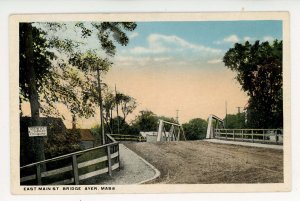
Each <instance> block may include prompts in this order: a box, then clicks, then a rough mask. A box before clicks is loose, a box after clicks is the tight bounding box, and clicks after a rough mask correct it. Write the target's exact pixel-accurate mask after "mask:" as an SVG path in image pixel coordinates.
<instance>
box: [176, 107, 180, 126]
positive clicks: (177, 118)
mask: <svg viewBox="0 0 300 201" xmlns="http://www.w3.org/2000/svg"><path fill="white" fill-rule="evenodd" d="M178 112H179V110H176V122H177V123H179V121H178V119H179V117H178Z"/></svg>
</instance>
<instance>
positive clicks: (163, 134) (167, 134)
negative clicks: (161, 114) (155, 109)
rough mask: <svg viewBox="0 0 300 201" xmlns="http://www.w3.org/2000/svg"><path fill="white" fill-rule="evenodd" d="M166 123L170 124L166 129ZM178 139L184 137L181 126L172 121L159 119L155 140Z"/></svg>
mask: <svg viewBox="0 0 300 201" xmlns="http://www.w3.org/2000/svg"><path fill="white" fill-rule="evenodd" d="M166 125H170V130H169V131H167V130H166ZM180 139H184V140H186V139H185V135H184V131H183V128H182V126H181V125H180V124H177V123H172V122H168V121H164V120H161V119H160V120H159V126H158V132H157V138H156V141H157V142H164V141H179V140H180Z"/></svg>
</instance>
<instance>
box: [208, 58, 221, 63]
mask: <svg viewBox="0 0 300 201" xmlns="http://www.w3.org/2000/svg"><path fill="white" fill-rule="evenodd" d="M207 63H209V64H219V63H222V59H212V60H208V61H207Z"/></svg>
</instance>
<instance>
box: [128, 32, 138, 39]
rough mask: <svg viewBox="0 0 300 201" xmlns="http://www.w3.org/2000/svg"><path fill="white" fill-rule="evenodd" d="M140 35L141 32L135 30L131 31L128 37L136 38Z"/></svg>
mask: <svg viewBox="0 0 300 201" xmlns="http://www.w3.org/2000/svg"><path fill="white" fill-rule="evenodd" d="M138 36H139V33H138V32H133V33H131V34H130V35H129V36H128V37H129V39H134V38H136V37H138Z"/></svg>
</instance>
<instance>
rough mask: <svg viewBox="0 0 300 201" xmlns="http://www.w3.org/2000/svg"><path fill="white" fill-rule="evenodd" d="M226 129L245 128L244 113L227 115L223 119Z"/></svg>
mask: <svg viewBox="0 0 300 201" xmlns="http://www.w3.org/2000/svg"><path fill="white" fill-rule="evenodd" d="M224 122H226V128H227V129H242V128H246V121H245V113H244V112H242V113H238V114H227V116H226V117H225V119H224Z"/></svg>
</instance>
